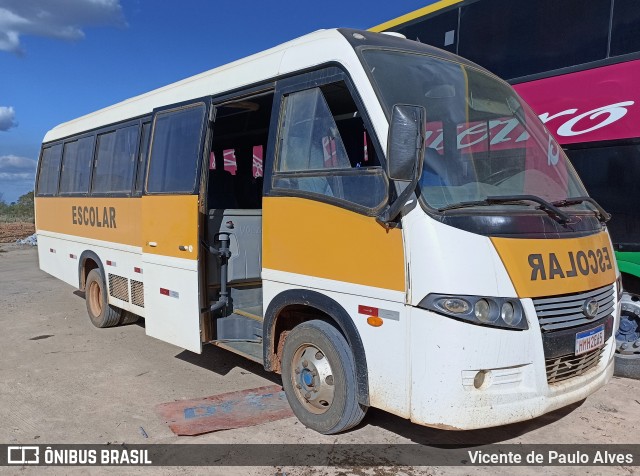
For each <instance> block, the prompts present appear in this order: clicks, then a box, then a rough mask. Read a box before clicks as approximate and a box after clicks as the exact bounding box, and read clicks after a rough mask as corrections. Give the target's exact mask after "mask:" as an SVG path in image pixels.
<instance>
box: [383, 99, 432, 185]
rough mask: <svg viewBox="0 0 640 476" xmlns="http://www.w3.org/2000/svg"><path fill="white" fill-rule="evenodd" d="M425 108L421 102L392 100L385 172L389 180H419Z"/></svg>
mask: <svg viewBox="0 0 640 476" xmlns="http://www.w3.org/2000/svg"><path fill="white" fill-rule="evenodd" d="M426 122H427V119H426V111H425V109H424V107H422V106H410V105H407V104H396V105H395V106H393V112H392V114H391V124H390V125H389V137H388V140H387V176H388V177H389V178H390V179H391V180H397V181H401V182H412V181H414V180H419V179H420V175H421V174H422V162H423V160H424V149H425V146H424V134H425V130H426Z"/></svg>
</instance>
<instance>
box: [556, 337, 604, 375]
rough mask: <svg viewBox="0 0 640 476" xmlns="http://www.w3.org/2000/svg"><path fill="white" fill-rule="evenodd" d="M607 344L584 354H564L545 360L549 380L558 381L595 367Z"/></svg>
mask: <svg viewBox="0 0 640 476" xmlns="http://www.w3.org/2000/svg"><path fill="white" fill-rule="evenodd" d="M606 347H607V346H606V344H605V345H604V346H603V347H600V348H599V349H594V350H591V351H589V352H587V353H585V354H582V355H578V356H576V355H574V354H569V355H563V356H561V357H556V358H553V359H547V360H546V361H545V363H546V367H547V382H548V383H550V384H552V383H558V382H561V381H563V380H567V379H570V378H572V377H577V376H579V375H582V374H584V373H585V372H587V371H588V370H589V369H592V368H594V367H595V366H596V365H598V362H600V357H601V356H602V353H603V352H604V349H605V348H606Z"/></svg>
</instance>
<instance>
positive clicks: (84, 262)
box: [78, 250, 107, 291]
mask: <svg viewBox="0 0 640 476" xmlns="http://www.w3.org/2000/svg"><path fill="white" fill-rule="evenodd" d="M92 262H93V263H94V264H95V266H93V265H92V264H91V263H92ZM95 268H98V269H99V270H100V272H101V273H102V279H104V280H105V281H106V279H107V276H106V274H105V272H104V266H103V265H102V260H101V259H100V258H99V257H98V255H97V254H96V253H95V252H93V251H90V250H86V251H83V252H82V254H81V255H80V259H79V260H78V289H80V290H81V291H84V288H85V285H86V282H87V276H88V274H89V272H90V271H91V270H92V269H95Z"/></svg>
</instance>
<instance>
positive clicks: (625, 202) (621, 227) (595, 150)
mask: <svg viewBox="0 0 640 476" xmlns="http://www.w3.org/2000/svg"><path fill="white" fill-rule="evenodd" d="M566 152H567V155H568V156H569V159H570V160H571V162H572V163H573V166H574V167H575V169H576V171H577V172H578V174H579V175H580V178H582V181H583V183H584V185H585V187H586V188H587V190H588V192H589V195H591V196H592V197H593V198H595V199H596V200H597V201H598V203H600V205H602V206H603V207H604V209H605V210H607V211H608V212H609V213H611V215H612V218H611V221H609V223H607V227H608V229H609V233H611V240H612V241H613V242H614V243H627V244H628V243H638V239H639V237H640V216H639V215H638V203H640V187H638V184H637V177H638V176H640V144H630V145H616V146H610V147H589V148H584V149H573V150H567V151H566ZM622 190H624V193H622V192H621V191H622Z"/></svg>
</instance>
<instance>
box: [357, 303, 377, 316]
mask: <svg viewBox="0 0 640 476" xmlns="http://www.w3.org/2000/svg"><path fill="white" fill-rule="evenodd" d="M358 314H364V315H365V316H376V317H377V316H378V308H377V307H371V306H363V305H359V306H358Z"/></svg>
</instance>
